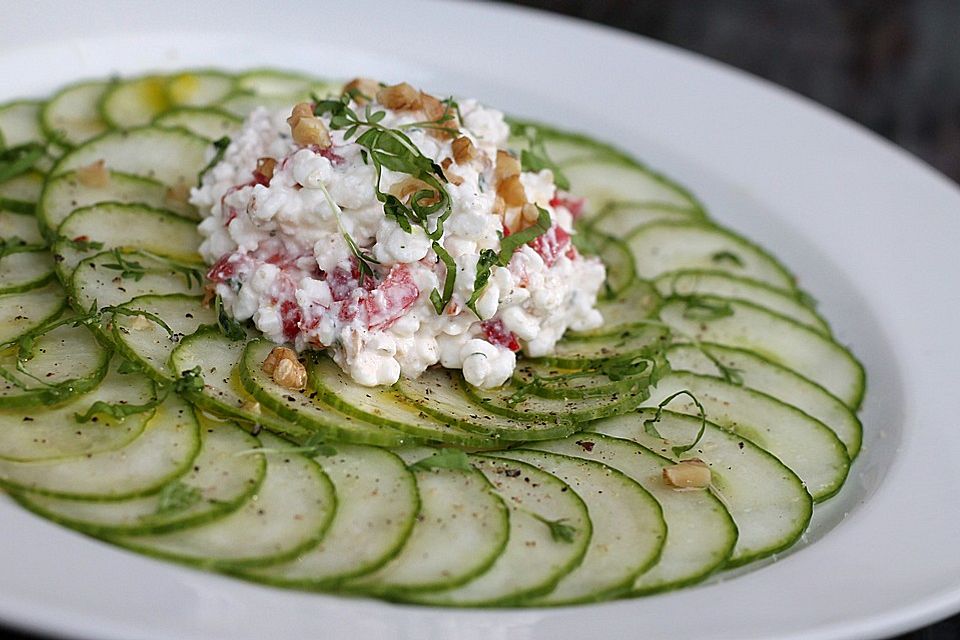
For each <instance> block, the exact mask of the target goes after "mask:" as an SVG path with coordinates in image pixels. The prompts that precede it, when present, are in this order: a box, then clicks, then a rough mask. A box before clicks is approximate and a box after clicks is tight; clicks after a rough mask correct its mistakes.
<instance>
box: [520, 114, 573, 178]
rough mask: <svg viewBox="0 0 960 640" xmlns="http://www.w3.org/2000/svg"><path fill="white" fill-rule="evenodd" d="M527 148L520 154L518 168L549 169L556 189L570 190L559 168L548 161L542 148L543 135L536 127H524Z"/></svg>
mask: <svg viewBox="0 0 960 640" xmlns="http://www.w3.org/2000/svg"><path fill="white" fill-rule="evenodd" d="M523 135H524V137H525V138H526V139H527V143H528V146H527V148H526V149H524V150H523V151H521V152H520V167H521V168H522V169H523V170H524V171H541V170H543V169H549V170H550V171H551V172H553V182H554V184H556V185H557V187H558V188H560V189H563V190H564V191H567V190H569V189H570V180H569V179H568V178H567V176H566V175H565V174H564V173H563V170H562V169H560V166H559V165H558V164H557V163H556V162H554V161H553V160H551V159H550V156H549V155H548V154H547V149H546V147H545V146H544V141H543V134H541V133H540V130H539V129H537V128H536V127H526V128H525V129H524V131H523Z"/></svg>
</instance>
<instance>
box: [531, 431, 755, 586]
mask: <svg viewBox="0 0 960 640" xmlns="http://www.w3.org/2000/svg"><path fill="white" fill-rule="evenodd" d="M531 448H533V449H537V450H538V451H550V452H552V453H559V454H562V455H565V456H570V457H574V458H584V459H586V460H595V461H597V462H602V463H603V464H605V465H607V466H609V467H612V468H614V469H617V470H618V471H621V472H623V473H625V474H626V475H627V476H629V477H630V478H631V479H632V480H634V481H636V482H637V483H639V484H640V485H641V486H642V487H643V488H644V489H646V490H647V491H649V492H650V495H652V496H653V497H654V498H655V499H656V501H657V502H658V503H660V507H661V508H662V509H663V519H664V521H665V522H666V524H667V541H666V542H665V543H664V545H663V552H662V553H661V554H660V560H659V561H658V562H657V564H656V565H654V566H653V567H652V568H651V569H650V570H649V571H645V572H644V573H642V574H641V575H640V576H639V577H638V578H637V580H636V582H634V584H633V594H634V595H639V594H649V593H656V592H660V591H668V590H670V589H677V588H679V587H683V586H686V585H689V584H693V583H696V582H699V581H701V580H703V579H704V578H706V577H707V576H709V575H710V574H711V573H713V572H714V571H716V570H718V569H719V568H720V567H721V566H722V565H723V564H724V563H725V562H726V561H727V559H728V558H729V557H730V554H731V553H733V548H734V546H735V545H736V542H737V526H736V524H734V522H733V518H732V517H731V516H730V513H729V512H728V511H727V509H726V507H724V506H723V503H722V502H721V501H720V500H719V499H718V498H717V497H716V496H715V495H713V494H712V493H710V492H709V491H707V490H703V491H678V490H676V489H673V488H671V487H669V486H667V485H666V483H664V481H663V469H664V467H667V466H670V465H672V464H673V462H672V461H671V460H669V459H667V458H664V457H662V456H660V455H657V454H656V453H654V452H653V451H651V450H650V449H647V448H645V447H642V446H640V445H638V444H636V443H633V442H630V441H629V440H621V439H618V438H611V437H608V436H603V435H600V434H596V433H595V434H591V435H589V436H587V435H586V434H580V435H578V436H577V437H575V438H565V439H563V440H553V441H551V442H540V443H536V444H534V445H532V446H531Z"/></svg>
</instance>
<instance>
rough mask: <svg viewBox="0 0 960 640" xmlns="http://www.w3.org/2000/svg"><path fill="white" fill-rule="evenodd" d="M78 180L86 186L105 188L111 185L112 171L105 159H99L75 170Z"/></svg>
mask: <svg viewBox="0 0 960 640" xmlns="http://www.w3.org/2000/svg"><path fill="white" fill-rule="evenodd" d="M75 173H76V176H77V180H78V181H79V182H80V184H82V185H83V186H85V187H90V188H93V189H105V188H106V187H108V186H110V172H109V171H107V165H106V163H105V162H104V161H103V160H97V161H96V162H92V163H90V164H88V165H87V166H85V167H80V168H79V169H77V170H76V171H75Z"/></svg>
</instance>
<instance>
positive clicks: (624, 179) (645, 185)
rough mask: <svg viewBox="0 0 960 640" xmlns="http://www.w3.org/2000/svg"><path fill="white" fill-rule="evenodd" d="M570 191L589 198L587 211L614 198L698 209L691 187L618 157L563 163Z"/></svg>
mask: <svg viewBox="0 0 960 640" xmlns="http://www.w3.org/2000/svg"><path fill="white" fill-rule="evenodd" d="M563 173H564V174H565V175H566V176H567V178H568V179H569V180H570V191H571V192H573V193H575V194H577V195H579V196H583V197H585V198H586V199H587V203H586V207H585V211H586V213H585V215H587V216H589V215H590V213H591V212H593V211H599V210H600V209H602V208H603V207H604V206H606V205H607V204H609V203H611V202H619V201H624V200H630V201H639V202H647V201H653V202H662V203H664V204H669V205H675V206H678V207H684V208H688V209H693V210H697V211H699V210H700V209H701V207H700V205H699V204H698V203H697V201H696V200H695V199H694V198H693V196H692V195H691V194H690V192H689V191H687V190H686V189H684V188H683V187H681V186H679V185H677V184H676V183H674V182H672V181H670V180H669V179H667V178H666V177H664V176H662V175H660V174H659V173H656V172H654V171H651V170H650V169H647V168H646V167H644V166H642V165H640V164H637V163H636V162H630V161H626V160H622V159H619V158H587V159H577V160H572V161H570V162H568V163H565V164H564V165H563Z"/></svg>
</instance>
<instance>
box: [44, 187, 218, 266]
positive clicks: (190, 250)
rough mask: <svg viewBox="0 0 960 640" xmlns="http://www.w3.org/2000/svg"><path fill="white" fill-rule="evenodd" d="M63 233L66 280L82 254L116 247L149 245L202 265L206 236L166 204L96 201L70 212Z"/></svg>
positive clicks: (58, 253) (57, 250) (58, 251)
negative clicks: (162, 206) (202, 244)
mask: <svg viewBox="0 0 960 640" xmlns="http://www.w3.org/2000/svg"><path fill="white" fill-rule="evenodd" d="M59 234H60V239H59V240H58V241H57V242H56V243H55V244H54V248H53V254H54V256H55V257H56V258H55V259H56V260H57V274H58V275H59V276H60V279H61V280H62V281H64V282H67V281H68V280H69V277H70V274H72V273H73V270H74V269H75V268H76V266H77V265H78V264H79V263H80V261H81V260H83V259H84V258H86V257H88V256H90V255H93V254H94V253H98V252H100V251H104V250H106V251H109V250H112V249H118V250H119V251H121V252H132V251H146V252H148V253H151V254H153V255H156V256H160V257H162V258H167V259H169V260H171V261H173V262H176V263H179V264H183V265H190V266H195V267H197V268H203V260H202V259H201V258H200V254H199V253H198V251H199V249H200V242H201V240H202V239H201V237H200V234H199V233H198V232H197V225H196V223H195V222H193V221H192V220H187V219H186V218H181V217H180V216H178V215H175V214H173V213H170V212H169V211H164V210H162V209H151V208H150V207H146V206H143V205H139V204H120V203H111V202H104V203H101V204H95V205H92V206H89V207H84V208H83V209H77V210H76V211H74V212H73V213H71V214H70V216H69V217H67V219H66V220H64V221H63V223H62V224H61V225H60V231H59ZM115 262H116V261H115ZM117 264H119V262H117Z"/></svg>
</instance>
